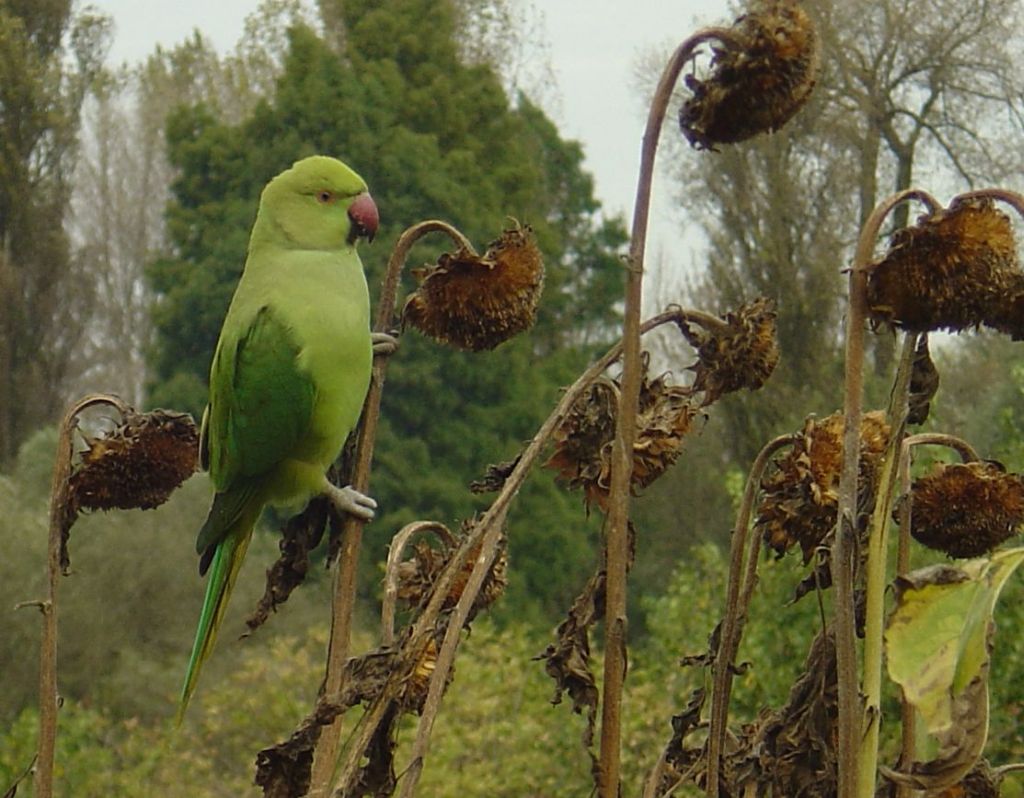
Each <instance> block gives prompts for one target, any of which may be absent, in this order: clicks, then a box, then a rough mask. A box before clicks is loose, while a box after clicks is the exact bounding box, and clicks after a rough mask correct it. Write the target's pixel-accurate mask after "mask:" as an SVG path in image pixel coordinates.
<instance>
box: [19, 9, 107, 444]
mask: <svg viewBox="0 0 1024 798" xmlns="http://www.w3.org/2000/svg"><path fill="white" fill-rule="evenodd" d="M108 31H109V22H108V20H107V19H106V18H104V17H100V16H96V15H94V14H91V13H86V12H83V13H81V14H75V13H73V11H72V4H71V0H40V1H39V2H36V1H35V0H31V1H30V0H2V2H0V464H3V463H6V462H10V460H11V458H12V457H13V456H14V454H15V452H16V451H17V448H18V445H19V444H20V443H21V442H22V440H24V439H25V437H26V436H27V435H28V434H29V433H30V432H31V431H32V430H33V429H35V428H36V427H37V426H38V425H39V424H40V423H42V422H45V421H48V420H52V419H53V417H54V415H55V414H56V413H57V412H58V411H59V409H60V408H61V407H62V406H63V404H64V397H63V395H62V391H61V388H62V385H63V382H64V378H65V375H66V373H67V370H68V363H69V359H70V352H71V349H72V346H73V343H74V341H75V339H76V337H77V335H78V334H79V332H80V329H81V323H82V319H83V317H84V315H85V308H83V307H82V304H83V302H82V300H83V299H85V300H87V298H88V293H87V291H83V290H81V289H82V288H83V286H81V285H79V284H78V283H77V282H76V277H75V270H74V268H73V261H72V257H71V253H70V249H69V246H68V239H67V235H66V234H65V232H64V228H63V222H64V214H65V209H66V206H67V194H68V187H69V177H70V174H71V170H72V167H73V164H74V154H75V144H76V135H77V131H78V122H79V109H80V108H81V104H82V100H83V98H84V97H85V92H86V89H87V87H88V85H89V82H90V80H91V79H92V76H93V75H94V74H95V72H96V71H97V70H98V68H99V66H100V64H101V61H102V56H103V53H104V51H105V49H106V46H107V41H108Z"/></svg>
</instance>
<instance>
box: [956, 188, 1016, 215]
mask: <svg viewBox="0 0 1024 798" xmlns="http://www.w3.org/2000/svg"><path fill="white" fill-rule="evenodd" d="M972 199H990V200H997V201H999V202H1005V203H1006V204H1007V205H1009V206H1010V207H1011V208H1013V209H1014V210H1016V211H1017V213H1018V214H1020V215H1021V216H1024V194H1019V193H1018V192H1016V191H1009V190H1008V189H1005V188H982V189H978V190H977V191H967V192H965V193H963V194H958V195H957V196H956V197H954V198H953V202H956V201H958V200H960V201H963V200H972Z"/></svg>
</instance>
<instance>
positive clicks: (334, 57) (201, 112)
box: [151, 0, 625, 600]
mask: <svg viewBox="0 0 1024 798" xmlns="http://www.w3.org/2000/svg"><path fill="white" fill-rule="evenodd" d="M457 11H458V9H457V8H456V6H455V5H454V4H453V3H450V2H436V0H430V1H429V2H428V1H427V0H389V2H386V3H361V2H351V3H345V4H343V5H342V6H340V8H338V9H337V12H338V14H340V17H339V19H338V21H337V24H340V25H341V26H342V29H343V30H344V33H345V35H344V37H343V39H341V40H340V44H339V40H337V39H335V40H334V41H333V42H331V43H328V42H327V41H325V40H324V39H322V38H321V37H320V36H318V35H317V34H315V33H314V32H313V31H312V30H310V29H309V28H306V27H303V26H298V27H295V28H293V29H292V30H291V32H290V45H289V49H288V53H287V56H286V58H285V61H284V71H283V73H282V74H281V77H280V79H279V80H278V82H277V85H276V90H275V93H274V95H273V97H270V98H267V100H266V101H265V102H261V103H259V104H258V105H257V106H256V107H255V108H254V110H253V111H252V113H251V114H250V115H249V116H248V117H246V118H245V119H244V120H242V121H241V122H240V123H239V124H234V125H232V124H227V123H225V122H224V121H222V120H221V119H219V118H218V115H217V114H216V112H215V110H214V109H212V108H210V107H208V106H201V105H200V106H193V107H190V108H186V109H183V110H181V111H179V112H177V113H175V114H174V115H173V116H172V118H171V120H170V122H169V127H168V145H169V153H170V158H171V162H172V163H173V164H174V166H175V167H177V169H178V170H179V178H178V179H177V180H176V182H175V184H174V201H173V202H172V204H171V206H170V208H169V210H168V217H167V218H168V230H169V233H170V236H171V240H172V242H173V245H174V249H175V257H174V258H166V259H163V260H161V261H159V262H157V263H155V264H154V265H153V267H152V269H151V284H152V286H153V288H154V290H155V291H156V293H157V295H158V303H157V305H156V309H155V316H154V319H155V324H156V330H157V345H156V347H155V351H154V356H153V359H152V366H153V370H154V374H155V376H156V381H155V384H154V386H153V393H152V400H153V402H154V403H160V404H168V405H171V406H176V407H181V408H187V409H190V410H192V411H193V412H199V411H200V410H201V408H202V404H203V401H204V398H205V383H206V378H207V371H208V368H209V360H210V353H211V352H212V349H213V346H214V343H215V338H216V335H217V331H218V329H219V327H220V323H221V320H222V318H223V314H224V312H225V310H226V307H227V303H228V300H229V297H230V295H231V292H232V290H233V288H234V284H235V281H236V280H237V278H238V274H239V270H240V268H241V265H242V261H243V258H244V247H245V241H246V237H247V235H248V230H249V228H250V226H251V224H252V217H253V213H254V209H255V207H256V199H257V193H258V191H259V189H260V187H261V186H262V185H263V184H265V183H266V181H267V180H268V179H269V178H270V177H272V176H273V175H274V174H276V173H277V172H279V171H280V170H281V169H283V168H285V167H287V166H289V165H290V164H291V163H292V161H294V160H295V159H296V158H298V157H301V156H303V155H307V154H310V153H313V152H322V153H327V154H332V155H336V156H338V157H341V158H342V159H343V160H345V161H347V162H348V163H350V164H351V165H352V166H353V167H354V168H356V169H357V170H358V171H359V172H360V173H361V174H362V175H363V176H364V177H365V178H366V180H367V182H368V183H369V185H370V188H371V192H372V193H373V195H374V197H375V199H376V201H377V204H378V206H379V207H380V208H381V214H382V225H381V229H380V232H379V233H378V238H377V243H376V244H375V245H374V246H372V247H369V248H364V252H363V253H362V254H363V261H364V263H365V264H366V266H367V269H368V272H369V275H370V285H371V289H372V288H373V287H375V286H376V285H377V284H378V283H379V280H380V277H381V274H382V269H383V265H384V262H385V261H386V259H387V256H388V254H389V253H388V245H389V244H390V243H392V242H394V241H395V239H396V238H397V236H398V234H399V233H400V232H401V230H402V229H404V228H405V227H407V226H408V225H410V224H413V223H415V222H417V221H420V220H422V219H426V218H442V219H446V220H449V221H451V222H453V223H454V224H456V225H457V226H458V227H459V228H460V229H461V230H462V231H463V232H464V233H466V234H467V235H468V236H469V237H470V238H471V239H472V240H474V241H475V242H477V244H478V246H481V247H482V246H484V245H486V243H487V241H489V240H490V239H492V238H495V237H496V236H497V235H498V233H499V232H500V230H501V229H502V227H503V226H504V225H505V224H507V223H508V218H507V217H509V216H512V217H515V218H516V219H518V220H520V221H522V222H523V223H528V224H531V225H532V226H533V228H534V230H535V231H536V234H537V239H538V242H539V244H540V246H541V248H542V250H543V252H544V254H545V262H546V266H547V277H546V289H545V295H544V299H543V301H542V307H541V312H540V317H539V319H538V321H537V324H536V327H535V328H534V330H533V331H532V332H531V333H529V334H527V335H526V336H523V337H522V338H521V339H520V340H517V341H515V342H513V343H509V344H506V345H503V346H502V347H500V348H499V349H498V350H497V351H495V352H493V353H489V354H484V355H469V354H466V353H460V352H451V351H446V350H444V349H443V348H442V347H440V346H439V345H437V344H434V343H432V342H428V341H426V340H424V339H422V338H421V337H419V336H418V335H417V334H415V333H412V332H410V333H409V334H407V335H406V336H404V338H403V343H402V348H401V350H400V352H399V354H398V355H397V356H396V358H395V360H394V362H393V363H392V365H391V369H390V372H389V377H388V383H387V389H386V397H385V410H384V428H383V429H382V431H381V434H380V443H379V445H378V463H377V468H376V471H375V474H374V477H373V484H372V491H373V493H374V495H375V497H376V498H377V499H378V500H379V501H380V502H381V505H382V507H383V508H384V512H383V513H382V515H381V517H380V518H379V520H378V521H377V522H375V524H374V525H373V530H375V534H377V535H379V536H383V537H387V538H390V535H391V534H393V533H394V532H395V531H397V527H398V526H399V525H400V524H401V523H404V522H405V521H408V520H412V519H413V518H421V517H429V518H434V519H436V520H439V521H442V522H445V523H448V524H450V525H455V524H457V523H458V521H459V519H464V518H467V517H469V516H470V515H471V514H472V513H473V512H474V511H475V510H476V509H478V508H479V507H480V506H482V501H483V500H481V499H474V498H473V497H471V496H470V494H469V493H468V490H467V488H466V486H467V483H468V482H469V481H470V480H471V479H473V478H475V477H476V476H478V475H480V473H482V470H483V469H484V467H485V466H486V465H487V464H488V463H491V462H495V461H497V460H501V459H507V458H509V457H511V456H512V455H513V454H514V453H515V452H516V451H517V450H518V448H519V446H520V445H521V444H522V442H523V441H524V440H525V439H526V438H527V437H529V435H531V434H532V432H533V431H534V429H535V428H536V426H537V425H538V424H539V422H540V421H541V420H542V418H543V416H544V415H545V414H546V412H547V410H548V409H549V408H550V407H551V406H553V404H554V403H555V402H556V401H557V399H558V391H559V388H560V386H561V385H564V384H566V383H567V382H569V381H570V380H571V379H572V377H573V375H574V372H575V371H576V370H577V369H578V368H580V367H581V366H582V365H583V364H584V363H585V362H586V359H587V358H588V357H589V355H590V354H591V353H592V351H593V350H592V347H593V345H594V344H595V343H602V344H603V343H606V342H607V341H608V339H609V338H610V337H611V336H612V335H613V334H614V333H613V329H614V325H613V322H614V321H615V319H616V312H615V309H614V302H615V299H616V297H617V296H618V294H619V286H620V285H621V267H620V262H619V259H618V255H619V253H620V251H621V249H622V247H623V245H624V243H625V232H624V230H623V227H622V224H621V222H603V221H601V220H600V215H599V213H598V211H599V205H598V203H597V202H596V200H595V199H594V197H593V184H592V181H591V179H590V178H589V176H587V175H586V174H584V173H583V171H582V159H583V154H582V150H581V148H580V147H579V145H577V144H575V143H573V142H566V141H563V140H562V139H561V138H560V137H559V135H558V132H557V130H556V128H555V127H554V125H553V124H552V123H551V121H550V120H549V119H547V117H546V116H545V115H544V114H543V112H542V111H541V110H540V109H539V108H538V107H536V106H535V105H533V104H532V103H531V102H530V101H529V99H528V98H526V97H524V96H519V97H516V98H509V97H508V96H507V95H506V94H505V92H504V91H503V89H502V83H501V80H500V78H499V75H498V74H497V72H496V71H495V70H494V69H493V68H492V67H490V66H489V65H487V64H484V63H474V62H468V61H467V60H466V59H465V58H464V56H463V54H462V52H461V50H460V47H459V42H458V31H459V27H458V24H459V20H460V16H459V14H458V13H457ZM382 244H383V246H382ZM439 246H441V247H445V246H448V242H446V241H444V242H439ZM437 251H438V250H437V248H436V247H435V248H433V249H432V248H431V247H430V245H426V246H423V247H422V248H421V249H420V250H418V251H417V252H416V253H414V256H413V263H412V264H411V265H416V259H417V258H420V259H426V258H432V257H434V256H436V254H437ZM534 484H535V487H534V488H532V489H531V490H528V491H526V492H525V493H524V502H525V505H526V506H527V507H532V510H533V511H530V512H527V510H526V509H525V508H524V510H523V516H524V521H523V522H522V528H521V529H517V531H516V533H515V534H513V535H512V540H513V557H519V558H521V559H520V561H521V562H525V563H532V564H533V565H535V566H536V569H537V570H530V569H529V568H527V569H526V570H527V571H528V572H529V573H530V574H531V576H530V577H529V578H528V580H527V581H523V582H519V583H517V585H516V587H515V588H514V590H519V591H521V594H526V593H529V594H531V595H540V596H542V597H544V598H547V599H552V597H553V596H557V597H558V598H565V597H566V596H568V595H569V594H570V593H571V591H572V590H573V589H574V588H575V587H576V585H575V584H572V583H571V582H570V583H568V584H565V580H561V579H558V578H557V577H558V576H559V575H560V574H565V573H573V572H575V573H580V572H582V570H583V569H584V568H585V567H589V565H590V560H591V558H592V555H591V554H589V553H588V550H589V547H587V546H585V545H580V543H582V542H583V541H584V540H585V535H586V532H585V531H579V532H577V531H576V530H577V529H580V530H585V528H586V526H587V524H586V520H585V517H584V514H583V512H582V509H581V507H580V506H579V505H578V504H577V500H576V499H575V498H574V497H567V496H566V495H565V494H563V493H561V492H560V491H558V490H555V489H554V488H553V487H551V481H550V479H549V478H548V477H546V476H545V477H543V478H542V479H538V480H537V481H536V482H535V483H534ZM526 516H529V517H530V519H531V521H530V522H529V523H527V522H526V521H525V517H526ZM537 519H541V521H540V523H538V521H537ZM513 523H514V524H518V523H519V522H518V521H516V519H513ZM371 537H372V534H371ZM377 542H378V543H382V542H383V541H377ZM378 553H379V552H378ZM563 584H565V586H564V587H563V586H562V585H563ZM552 600H553V599H552Z"/></svg>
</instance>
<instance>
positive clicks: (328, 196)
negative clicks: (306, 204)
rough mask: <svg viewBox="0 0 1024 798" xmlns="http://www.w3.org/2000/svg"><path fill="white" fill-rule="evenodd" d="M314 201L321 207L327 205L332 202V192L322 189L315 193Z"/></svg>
mask: <svg viewBox="0 0 1024 798" xmlns="http://www.w3.org/2000/svg"><path fill="white" fill-rule="evenodd" d="M316 201H317V202H319V203H320V204H321V205H329V204H330V203H332V202H334V192H333V191H328V190H327V189H323V190H322V191H318V192H316Z"/></svg>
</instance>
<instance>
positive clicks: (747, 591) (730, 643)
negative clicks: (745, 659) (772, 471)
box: [706, 435, 797, 796]
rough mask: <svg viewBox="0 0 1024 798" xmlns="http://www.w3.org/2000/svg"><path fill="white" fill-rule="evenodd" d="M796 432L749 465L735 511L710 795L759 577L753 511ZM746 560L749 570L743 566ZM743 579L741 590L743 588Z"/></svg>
mask: <svg viewBox="0 0 1024 798" xmlns="http://www.w3.org/2000/svg"><path fill="white" fill-rule="evenodd" d="M796 439H797V436H796V435H782V436H780V437H778V438H775V439H774V440H772V441H770V442H769V443H768V444H767V445H766V446H765V447H764V448H763V449H761V451H760V452H758V455H757V457H756V458H754V463H753V465H751V467H750V474H749V475H748V476H747V483H746V486H745V488H744V490H743V500H742V502H741V504H740V509H739V512H738V513H737V515H736V526H735V527H734V528H733V532H732V544H731V547H730V554H729V585H728V588H727V595H726V604H725V616H724V617H723V618H722V627H721V631H720V633H719V637H718V652H717V654H716V655H715V670H714V682H713V687H712V689H711V723H710V728H709V729H708V743H707V746H708V748H707V789H706V792H707V794H708V795H709V796H717V795H718V794H719V787H718V784H719V776H720V772H721V756H722V747H723V744H724V742H725V732H726V728H727V721H728V713H729V693H730V691H731V689H732V666H733V660H734V659H735V657H736V651H737V650H738V649H739V641H740V639H741V637H742V635H743V624H744V622H745V620H746V615H747V609H748V608H749V606H750V597H751V594H752V593H753V589H754V584H755V583H756V581H757V559H758V553H759V550H760V545H761V537H760V535H754V536H753V537H752V538H751V540H750V551H749V552H748V551H747V537H748V535H749V532H750V520H751V517H752V515H753V512H754V502H755V500H756V498H757V493H758V490H759V489H760V486H761V477H762V475H763V474H764V470H765V468H767V466H768V463H769V461H770V458H771V457H772V455H774V454H775V453H776V452H777V451H778V450H779V449H781V448H783V447H784V446H792V445H793V443H794V442H795V441H796ZM744 563H746V570H744ZM741 582H742V588H743V589H742V592H741V589H740V588H741Z"/></svg>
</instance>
